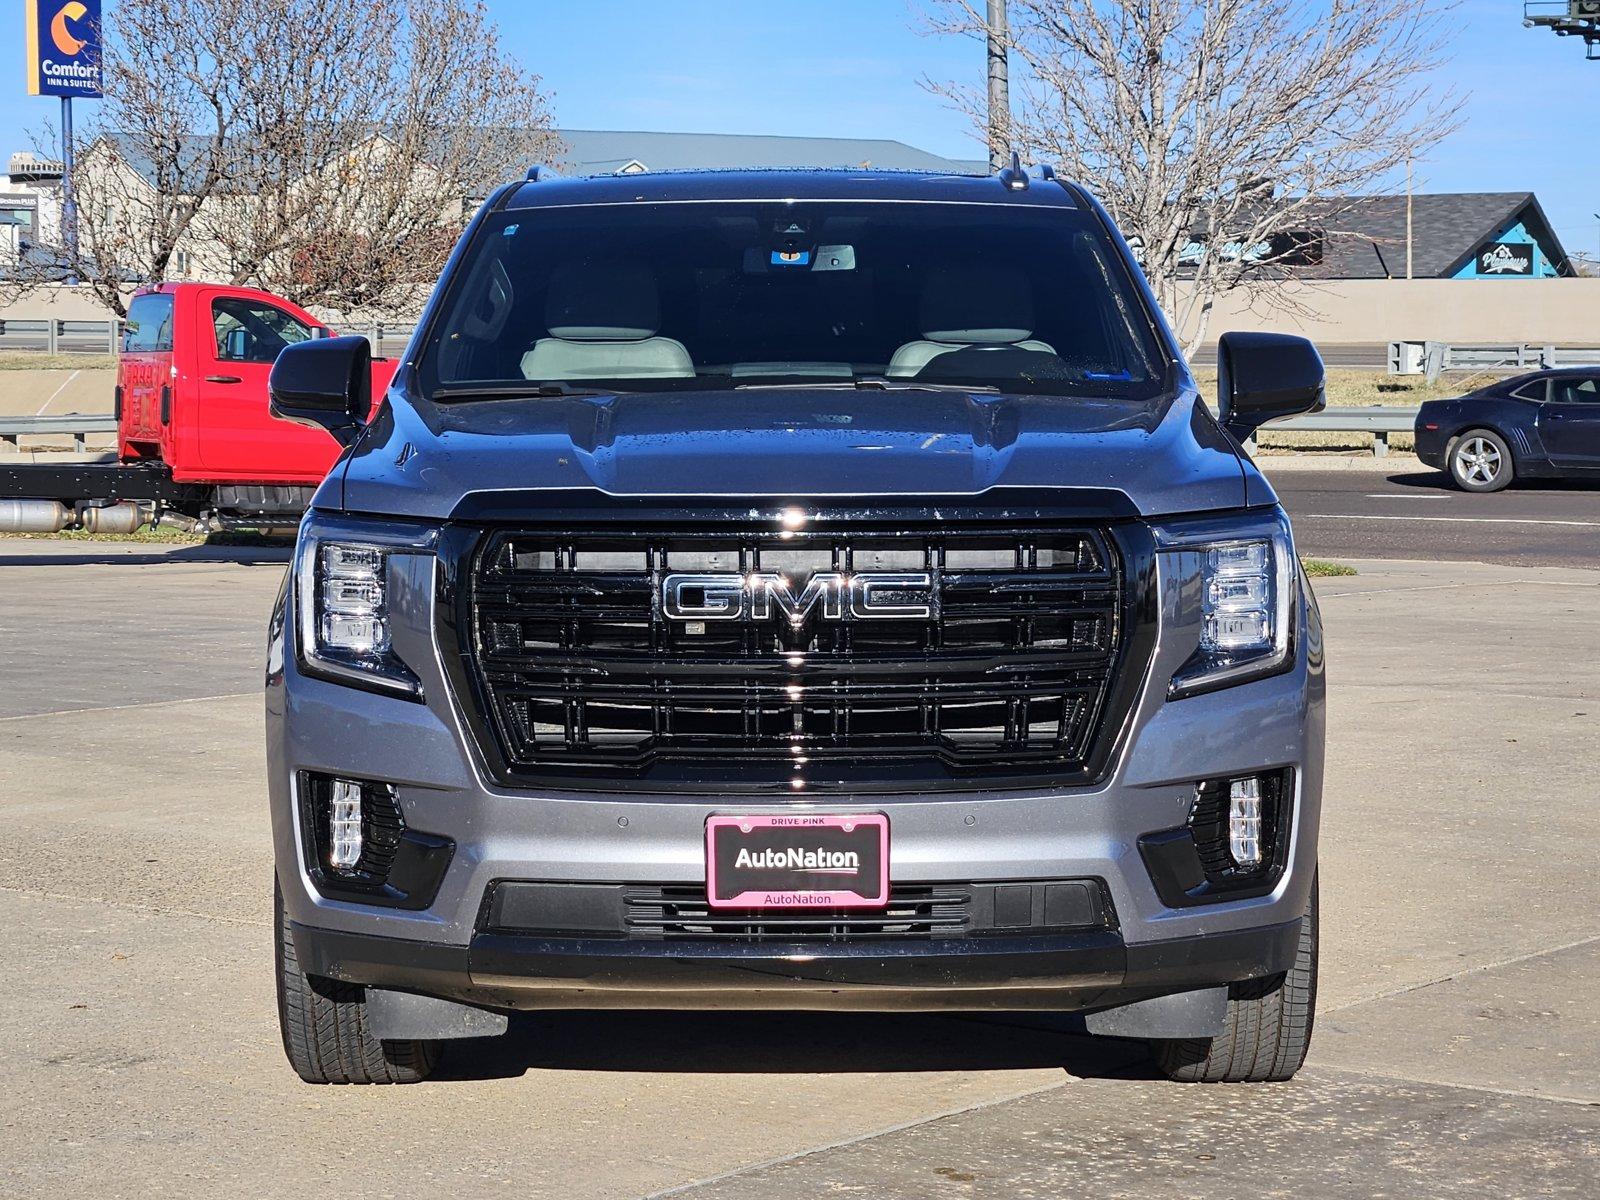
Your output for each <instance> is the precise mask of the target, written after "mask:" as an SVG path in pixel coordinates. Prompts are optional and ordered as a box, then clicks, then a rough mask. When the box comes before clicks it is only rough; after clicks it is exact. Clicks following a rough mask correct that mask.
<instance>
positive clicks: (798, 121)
mask: <svg viewBox="0 0 1600 1200" xmlns="http://www.w3.org/2000/svg"><path fill="white" fill-rule="evenodd" d="M107 3H108V6H109V5H110V4H112V3H115V0H107ZM10 7H11V9H12V15H11V16H9V17H6V18H5V19H8V20H14V21H15V22H16V23H17V28H16V29H15V31H14V32H15V33H16V35H17V36H16V45H17V47H18V49H17V50H16V51H14V52H13V56H14V57H13V62H12V64H11V66H10V67H9V69H8V70H7V71H5V72H0V79H6V78H8V79H9V80H10V84H11V86H10V87H8V88H4V89H0V90H3V95H0V135H3V136H0V151H4V152H9V151H10V150H12V149H23V148H26V147H27V146H28V145H29V144H30V143H29V138H28V131H29V130H30V129H35V128H37V127H38V126H39V125H40V124H41V122H43V121H44V120H45V119H47V118H53V117H54V112H55V107H54V106H55V102H54V101H50V100H42V99H37V98H34V97H30V96H27V95H25V94H24V85H23V79H22V61H21V59H22V55H21V49H20V47H21V41H22V39H21V32H22V30H21V22H22V11H21V10H22V6H21V5H12V6H10ZM491 7H492V8H493V10H494V13H495V16H496V18H497V19H498V20H499V22H500V24H501V27H502V29H503V31H504V33H505V36H506V39H507V41H508V43H509V46H510V48H511V49H512V50H514V51H515V52H516V53H518V54H519V55H520V56H521V57H522V58H523V59H524V60H525V61H526V62H527V63H528V64H529V65H530V66H531V67H532V68H533V69H534V70H536V71H538V72H539V73H540V74H541V75H543V76H544V79H545V83H546V86H547V87H548V88H549V89H550V90H551V91H552V92H553V93H554V97H555V112H556V118H557V122H558V123H561V124H566V125H569V126H572V127H575V128H590V129H663V130H693V131H715V132H731V133H784V134H832V135H839V136H850V137H891V138H898V139H899V140H901V141H904V142H909V143H911V144H912V145H916V146H920V147H923V148H924V149H927V150H932V151H935V152H937V153H942V154H948V155H952V156H961V157H975V158H976V157H982V156H983V147H982V145H981V144H980V143H979V142H978V141H977V140H976V139H975V138H974V137H973V136H972V135H971V132H970V130H969V129H968V128H967V127H966V125H965V123H964V121H963V119H962V118H961V117H960V116H959V115H958V114H956V113H954V112H952V111H950V110H949V109H948V108H946V107H945V106H944V105H943V103H942V102H940V101H939V100H938V99H937V98H935V97H933V96H930V95H929V94H928V93H927V92H926V91H924V90H923V89H922V88H921V87H920V86H919V80H920V79H921V78H922V77H923V76H924V75H928V76H932V77H934V78H939V79H957V78H966V79H971V80H973V81H974V82H976V81H977V80H978V79H979V78H980V77H981V73H982V71H983V54H982V50H981V47H979V46H978V45H976V44H974V43H967V42H965V41H962V40H959V39H948V38H933V37H924V36H920V35H919V34H918V32H917V28H918V25H919V23H920V15H919V14H920V13H921V11H922V9H923V6H922V4H920V3H918V2H917V0H806V2H805V3H802V4H785V5H778V4H775V3H770V2H767V0H668V2H662V0H580V2H579V3H560V4H558V3H555V2H554V0H515V2H513V0H498V2H497V0H491ZM1456 16H1457V18H1458V20H1459V25H1460V33H1459V35H1458V37H1457V39H1456V42H1455V46H1454V58H1453V60H1452V61H1451V63H1450V64H1449V65H1448V66H1447V67H1446V68H1445V69H1444V70H1443V71H1442V72H1441V78H1442V80H1443V81H1445V82H1447V83H1448V84H1449V85H1451V86H1453V87H1454V88H1455V89H1456V90H1457V91H1458V92H1459V93H1461V94H1462V95H1463V96H1464V102H1463V104H1462V107H1461V116H1462V118H1463V123H1462V127H1461V129H1460V130H1459V131H1458V132H1457V133H1455V134H1454V135H1453V136H1451V137H1450V138H1448V139H1446V140H1445V141H1443V142H1441V143H1440V144H1438V145H1437V146H1435V147H1434V148H1433V150H1432V151H1431V153H1430V154H1429V155H1428V157H1427V158H1426V160H1424V161H1422V162H1420V163H1419V164H1418V187H1419V190H1420V189H1423V188H1426V189H1429V190H1435V191H1521V190H1531V191H1535V192H1537V193H1538V194H1539V198H1540V200H1541V201H1542V202H1543V204H1544V206H1545V210H1546V212H1547V213H1548V214H1549V216H1550V219H1551V221H1552V222H1553V223H1554V224H1555V225H1556V227H1557V230H1558V231H1559V233H1560V234H1561V236H1562V238H1563V240H1564V241H1565V242H1566V244H1567V248H1568V250H1583V251H1586V252H1588V253H1591V254H1592V253H1595V252H1596V250H1597V248H1600V221H1597V220H1596V219H1595V218H1594V217H1593V216H1592V215H1591V214H1593V213H1595V212H1600V148H1597V139H1596V137H1595V130H1596V127H1597V124H1600V120H1597V114H1600V62H1586V61H1585V60H1584V57H1583V47H1582V45H1581V43H1579V42H1577V41H1575V40H1573V39H1565V38H1563V39H1558V38H1556V37H1555V36H1554V35H1553V34H1551V33H1549V32H1547V31H1544V30H1525V29H1523V28H1522V23H1521V16H1522V5H1521V3H1520V2H1519V0H1465V2H1464V3H1462V4H1461V5H1460V6H1459V7H1458V8H1457V10H1456Z"/></svg>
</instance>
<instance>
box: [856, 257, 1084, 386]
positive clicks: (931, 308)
mask: <svg viewBox="0 0 1600 1200" xmlns="http://www.w3.org/2000/svg"><path fill="white" fill-rule="evenodd" d="M918 323H919V327H920V328H921V330H922V337H923V340H922V341H917V342H907V343H906V344H905V345H904V346H901V347H900V348H899V349H898V350H896V351H895V352H894V357H893V358H891V359H890V360H889V368H888V371H887V372H886V373H887V375H888V377H889V378H890V379H910V378H913V377H915V376H916V375H918V374H920V373H921V371H922V370H923V368H924V367H926V366H927V365H928V364H929V363H931V362H933V361H934V359H936V358H938V357H940V356H941V355H945V354H954V353H956V352H958V351H963V350H974V349H992V350H1000V349H1008V350H1028V351H1033V352H1035V353H1040V354H1054V353H1055V350H1054V349H1053V348H1052V347H1050V346H1049V345H1048V344H1046V343H1044V342H1039V341H1032V340H1030V339H1031V338H1032V336H1033V291H1032V288H1031V287H1030V286H1029V284H1028V277H1027V275H1026V274H1024V273H1023V272H1022V271H1021V270H1019V269H1017V268H1016V267H1001V266H994V267H990V266H981V265H978V264H968V265H960V266H947V267H939V268H936V269H935V270H934V271H932V272H930V273H929V275H928V278H927V280H926V281H925V282H924V283H923V285H922V303H921V307H920V310H919V313H918Z"/></svg>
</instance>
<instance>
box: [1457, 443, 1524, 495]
mask: <svg viewBox="0 0 1600 1200" xmlns="http://www.w3.org/2000/svg"><path fill="white" fill-rule="evenodd" d="M1447 465H1448V466H1449V468H1450V478H1451V479H1453V480H1455V483H1456V486H1457V487H1458V488H1460V489H1461V490H1462V491H1466V492H1498V491H1499V490H1500V489H1501V488H1503V487H1505V486H1506V485H1507V484H1509V483H1510V482H1511V479H1512V477H1513V476H1514V475H1515V474H1516V467H1515V465H1514V464H1513V463H1512V461H1511V448H1510V447H1509V446H1507V445H1506V443H1505V439H1504V438H1502V437H1501V436H1500V435H1499V434H1498V433H1494V432H1493V431H1491V430H1488V429H1469V430H1467V432H1466V433H1463V434H1462V435H1461V436H1460V437H1458V438H1457V439H1456V440H1455V441H1454V442H1453V443H1452V444H1451V446H1450V461H1449V463H1448V464H1447Z"/></svg>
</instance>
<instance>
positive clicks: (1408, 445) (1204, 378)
mask: <svg viewBox="0 0 1600 1200" xmlns="http://www.w3.org/2000/svg"><path fill="white" fill-rule="evenodd" d="M1496 377H1497V375H1496V374H1485V375H1471V376H1469V375H1452V376H1450V377H1449V378H1447V379H1441V380H1439V382H1438V383H1436V384H1433V385H1431V386H1430V385H1429V384H1428V382H1427V381H1426V380H1425V379H1423V378H1422V376H1420V375H1402V376H1396V375H1386V374H1384V373H1383V372H1382V371H1359V370H1354V369H1351V368H1348V367H1344V368H1341V367H1330V368H1329V370H1328V407H1329V408H1370V407H1375V406H1379V405H1385V404H1388V405H1393V406H1396V407H1400V408H1405V407H1408V406H1410V405H1414V404H1421V403H1422V402H1423V401H1424V400H1441V399H1443V398H1445V397H1447V396H1459V395H1461V394H1462V393H1463V392H1467V391H1471V390H1472V389H1473V388H1475V387H1481V386H1483V384H1485V383H1487V382H1488V381H1489V380H1491V379H1494V378H1496ZM1195 378H1196V380H1197V381H1198V382H1199V384H1200V391H1201V393H1202V394H1204V395H1205V396H1207V397H1212V398H1214V397H1215V396H1216V394H1217V373H1216V371H1215V370H1205V371H1197V372H1196V373H1195ZM1412 443H1413V438H1412V436H1411V435H1410V434H1409V433H1396V434H1391V435H1390V437H1389V448H1390V449H1391V450H1401V451H1409V450H1411V449H1412ZM1256 444H1257V445H1258V446H1259V447H1260V448H1261V449H1262V450H1264V451H1267V452H1269V453H1270V452H1272V451H1274V450H1280V451H1281V450H1371V449H1372V436H1371V435H1370V434H1365V433H1282V432H1273V430H1272V428H1271V427H1270V426H1268V427H1267V428H1266V429H1265V430H1263V431H1262V433H1261V435H1260V437H1259V438H1258V439H1257V442H1256Z"/></svg>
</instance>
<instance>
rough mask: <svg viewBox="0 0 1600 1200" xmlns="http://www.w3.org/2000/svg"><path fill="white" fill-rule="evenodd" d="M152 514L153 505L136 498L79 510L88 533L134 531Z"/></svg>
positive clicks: (79, 516)
mask: <svg viewBox="0 0 1600 1200" xmlns="http://www.w3.org/2000/svg"><path fill="white" fill-rule="evenodd" d="M150 516H151V506H150V505H148V504H140V503H138V502H137V501H134V500H123V501H122V502H121V503H118V504H107V505H104V506H102V507H98V508H82V509H79V510H78V520H79V521H80V522H81V523H82V525H83V528H84V532H86V533H132V532H133V531H134V530H136V529H138V528H139V526H141V525H143V524H144V523H145V522H146V521H147V520H149V519H150Z"/></svg>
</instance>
